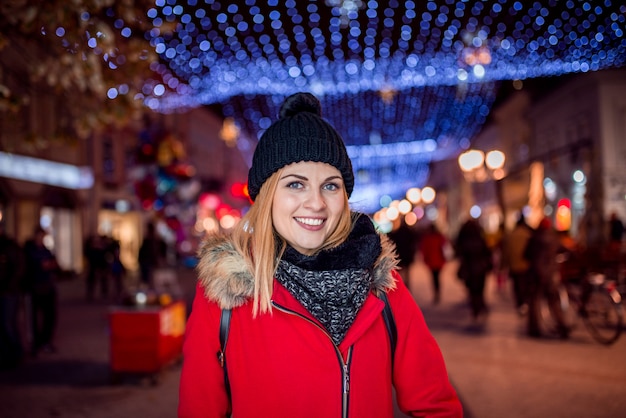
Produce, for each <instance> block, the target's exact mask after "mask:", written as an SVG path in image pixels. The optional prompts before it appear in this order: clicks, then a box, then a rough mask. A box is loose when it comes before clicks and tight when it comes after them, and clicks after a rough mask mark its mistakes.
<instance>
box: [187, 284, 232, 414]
mask: <svg viewBox="0 0 626 418" xmlns="http://www.w3.org/2000/svg"><path fill="white" fill-rule="evenodd" d="M220 312H221V311H220V309H219V307H218V306H217V305H216V304H215V303H212V302H209V301H208V300H207V299H206V297H205V296H204V292H203V289H202V288H201V287H200V286H199V285H198V286H197V287H196V295H195V297H194V301H193V306H192V310H191V314H190V316H189V320H188V322H187V328H186V331H185V340H184V343H183V366H182V371H181V377H180V386H179V401H178V416H179V417H180V418H194V417H203V418H212V417H216V418H217V417H220V418H222V417H226V416H227V413H228V411H229V409H230V406H229V405H230V402H229V399H228V396H227V394H226V390H225V385H224V371H223V369H222V367H221V366H220V364H219V362H218V360H217V353H218V351H219V350H220V343H219V321H220Z"/></svg>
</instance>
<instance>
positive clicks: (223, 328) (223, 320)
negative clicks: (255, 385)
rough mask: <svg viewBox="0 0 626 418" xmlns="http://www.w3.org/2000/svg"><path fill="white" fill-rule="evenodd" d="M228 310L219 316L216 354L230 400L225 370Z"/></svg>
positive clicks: (224, 310) (228, 324)
mask: <svg viewBox="0 0 626 418" xmlns="http://www.w3.org/2000/svg"><path fill="white" fill-rule="evenodd" d="M230 316H231V310H230V309H222V314H221V315H220V351H218V352H217V360H218V361H219V362H220V366H222V369H224V385H225V386H226V393H227V394H228V397H229V398H230V382H229V380H228V370H227V368H226V343H227V342H228V331H229V329H230Z"/></svg>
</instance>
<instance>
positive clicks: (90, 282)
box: [83, 235, 110, 301]
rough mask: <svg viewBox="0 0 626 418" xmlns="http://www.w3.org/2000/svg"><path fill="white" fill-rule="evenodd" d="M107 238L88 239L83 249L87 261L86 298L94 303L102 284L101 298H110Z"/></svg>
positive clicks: (99, 236)
mask: <svg viewBox="0 0 626 418" xmlns="http://www.w3.org/2000/svg"><path fill="white" fill-rule="evenodd" d="M105 240H106V238H105V237H104V236H102V235H92V236H90V237H88V238H87V240H86V241H85V245H84V247H83V254H84V256H85V259H86V260H87V283H86V284H87V291H86V298H87V300H88V301H93V300H94V296H95V290H96V287H97V286H98V284H100V296H101V298H102V299H106V298H108V296H109V272H110V268H109V265H108V263H107V257H106V256H107V253H106V248H105V247H106V242H105Z"/></svg>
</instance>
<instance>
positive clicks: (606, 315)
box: [541, 254, 624, 345]
mask: <svg viewBox="0 0 626 418" xmlns="http://www.w3.org/2000/svg"><path fill="white" fill-rule="evenodd" d="M568 259H569V257H568V256H567V255H564V254H561V255H560V256H559V258H558V260H557V261H558V262H559V263H561V265H562V266H563V265H564V264H565V263H566V262H567V261H568ZM580 267H581V266H578V268H576V269H572V268H571V266H570V268H562V269H561V279H560V282H559V284H558V292H559V300H560V308H561V310H562V313H563V315H564V317H565V319H566V324H567V325H568V326H569V327H570V329H571V328H572V327H573V326H574V325H575V321H576V318H577V317H578V318H581V319H582V322H583V324H584V325H585V328H587V330H588V331H589V333H590V334H591V336H592V338H593V339H594V340H595V341H597V342H598V343H600V344H604V345H611V344H613V343H615V342H616V341H617V340H618V339H619V337H620V335H621V333H622V330H623V328H624V309H623V305H622V296H621V294H620V292H619V291H618V288H617V281H616V280H614V279H608V278H607V276H606V275H605V274H604V273H598V272H595V271H587V269H585V268H580ZM573 271H575V272H574V273H572V272H573ZM547 308H548V306H547V302H542V309H541V315H542V321H543V323H544V326H545V327H546V328H548V329H550V327H551V326H553V324H552V322H553V321H552V319H551V314H550V312H549V310H548V309H547Z"/></svg>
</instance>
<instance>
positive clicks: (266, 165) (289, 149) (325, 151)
mask: <svg viewBox="0 0 626 418" xmlns="http://www.w3.org/2000/svg"><path fill="white" fill-rule="evenodd" d="M321 108H322V106H321V104H320V102H319V100H318V99H317V98H316V97H315V96H313V95H312V94H310V93H296V94H294V95H291V96H289V97H287V99H285V102H284V103H283V105H282V106H281V109H280V112H279V119H278V120H277V121H276V122H274V123H273V124H272V125H271V126H270V127H269V128H268V129H267V130H266V131H265V132H264V133H263V135H262V136H261V139H260V140H259V143H258V144H257V147H256V149H255V151H254V156H253V157H252V167H251V168H250V171H249V172H248V191H249V193H250V198H251V199H252V200H253V201H254V200H255V199H256V197H257V195H258V194H259V191H260V190H261V186H262V185H263V183H265V181H266V180H267V179H268V178H269V177H270V176H271V175H272V174H274V173H275V172H276V171H278V170H280V169H281V168H283V167H284V166H286V165H289V164H292V163H297V162H301V161H313V162H322V163H327V164H330V165H332V166H333V167H335V168H336V169H337V170H339V172H340V173H341V176H342V177H343V181H344V184H345V187H346V192H347V193H348V196H350V194H351V193H352V189H353V188H354V174H353V172H352V162H351V161H350V157H348V152H347V151H346V146H345V145H344V143H343V139H342V138H341V136H340V135H339V133H338V132H337V131H336V130H335V128H333V127H332V126H331V125H330V124H329V123H328V122H326V121H325V120H324V119H322V111H321Z"/></svg>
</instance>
